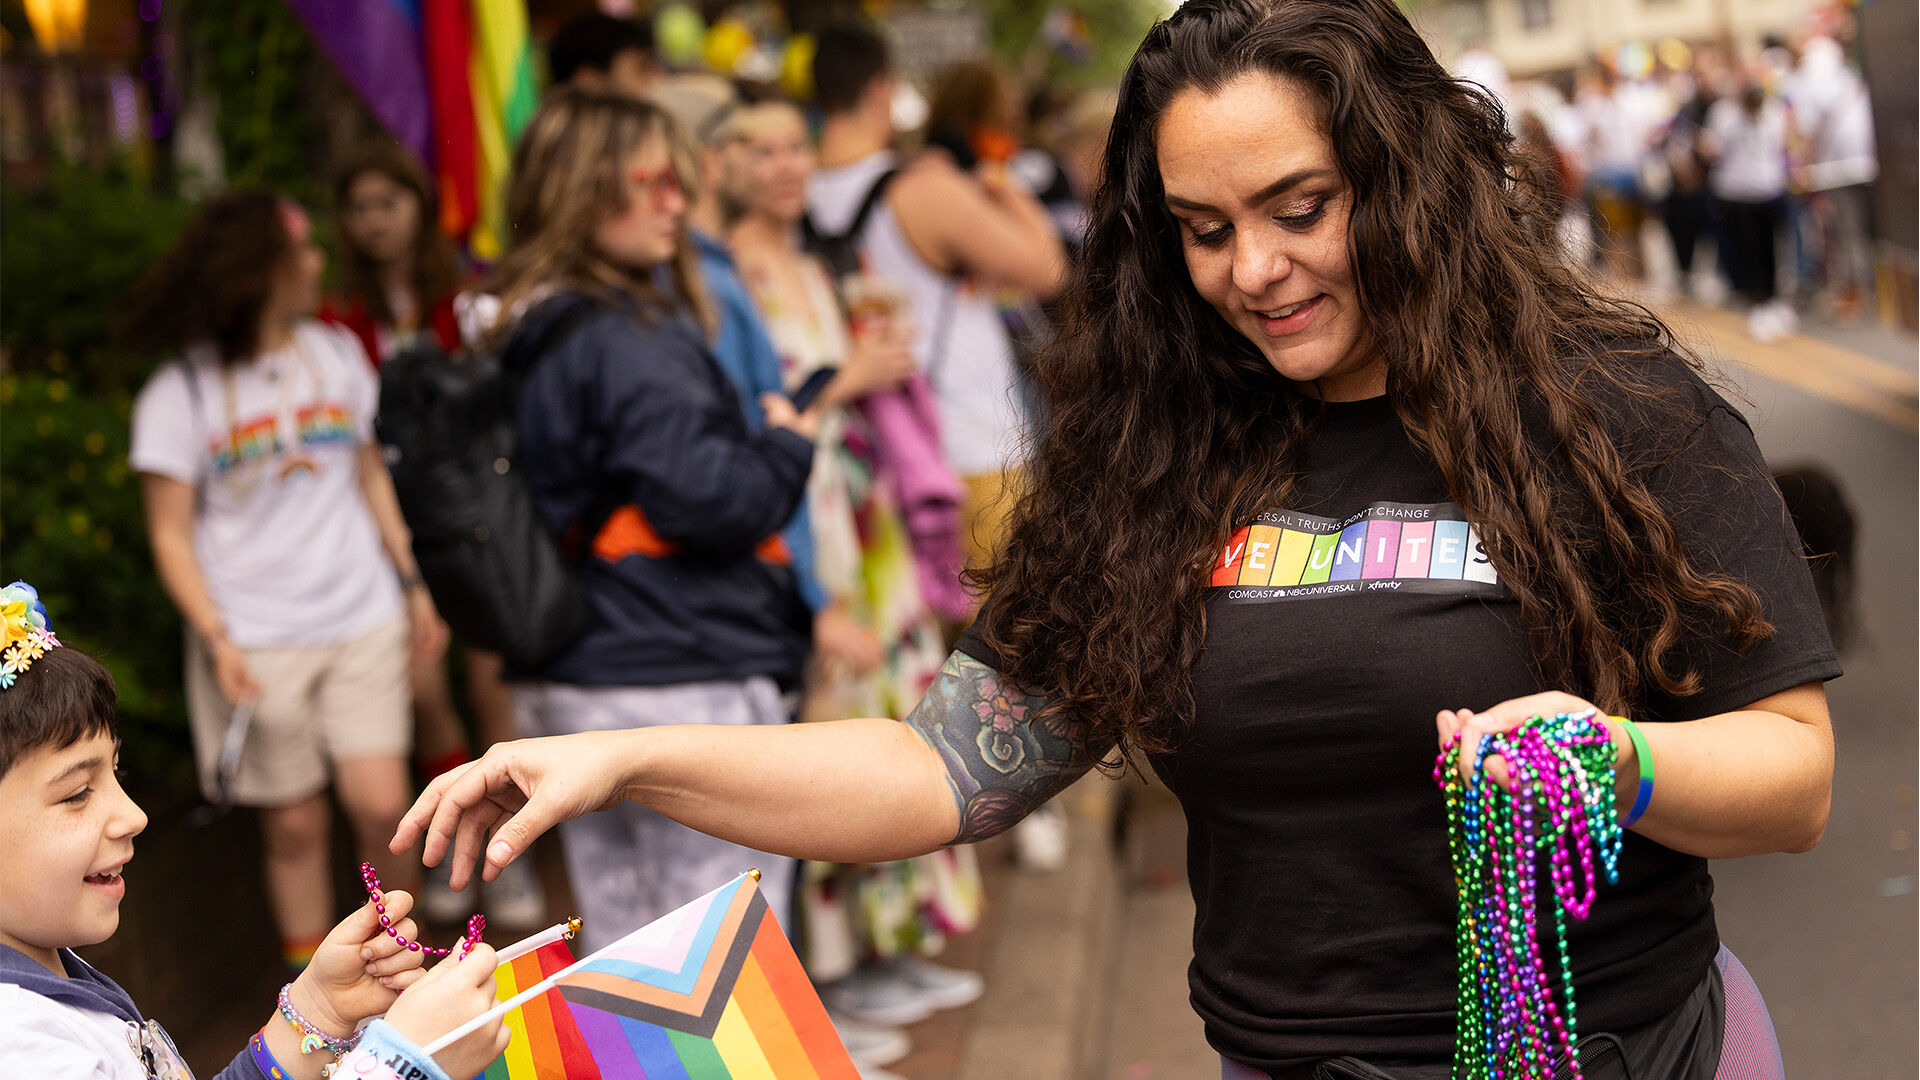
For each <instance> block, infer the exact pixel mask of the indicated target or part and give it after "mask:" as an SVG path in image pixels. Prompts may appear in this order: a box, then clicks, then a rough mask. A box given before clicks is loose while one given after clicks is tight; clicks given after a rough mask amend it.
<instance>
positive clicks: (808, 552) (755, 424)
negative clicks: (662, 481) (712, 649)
mask: <svg viewBox="0 0 1920 1080" xmlns="http://www.w3.org/2000/svg"><path fill="white" fill-rule="evenodd" d="M707 283H708V285H709V287H711V288H712V289H713V291H714V293H715V298H716V299H717V300H718V301H719V303H720V307H721V319H720V335H719V337H718V338H717V339H716V340H715V342H714V350H713V351H714V355H715V357H716V359H718V360H719V361H720V366H721V368H722V369H723V370H725V371H726V373H727V376H728V378H730V379H732V380H733V384H734V389H735V390H736V391H738V392H739V394H740V408H741V411H743V412H745V413H746V414H747V423H748V425H749V426H750V427H752V428H753V429H754V430H755V431H758V430H760V429H761V428H762V427H765V426H766V422H767V421H766V417H765V415H764V414H762V413H761V411H760V395H761V394H779V393H785V392H786V387H784V386H783V385H781V379H780V353H779V350H777V349H775V348H774V345H773V339H772V338H771V337H769V336H767V330H766V327H765V326H764V325H763V324H762V323H761V322H760V318H759V313H758V312H757V311H756V310H755V308H754V307H753V299H752V297H751V296H749V295H748V294H747V291H746V289H745V288H744V287H743V286H741V285H740V283H739V279H738V277H736V276H735V275H732V274H728V273H724V272H723V271H722V270H721V269H720V268H717V267H709V268H708V273H707ZM781 536H782V537H784V538H785V539H786V542H787V553H788V554H789V555H791V556H792V557H793V576H794V580H795V583H796V585H797V586H798V588H799V590H800V599H801V600H803V601H805V602H806V605H807V610H808V611H811V612H814V613H815V614H818V613H819V612H820V611H821V609H823V608H825V607H826V606H827V591H826V589H825V588H823V587H822V586H821V584H820V579H819V577H817V576H816V575H815V574H814V571H813V523H812V521H811V519H810V518H809V517H808V513H807V500H806V499H805V498H804V497H803V498H802V499H801V500H800V506H799V508H798V509H796V510H795V511H794V512H793V518H792V520H790V521H788V522H787V525H786V528H784V529H782V530H781Z"/></svg>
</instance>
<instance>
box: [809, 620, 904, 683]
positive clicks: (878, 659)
mask: <svg viewBox="0 0 1920 1080" xmlns="http://www.w3.org/2000/svg"><path fill="white" fill-rule="evenodd" d="M813 644H814V648H815V650H816V651H818V652H819V654H820V658H821V660H823V661H826V662H828V663H831V664H839V665H842V666H844V667H845V668H846V669H847V670H848V671H850V672H852V673H853V674H855V675H865V674H866V673H867V672H869V671H872V670H873V669H875V668H877V667H879V666H880V665H881V663H882V662H883V661H885V660H886V658H887V654H886V650H885V649H883V648H882V647H881V645H880V639H879V638H877V637H875V636H874V634H873V631H871V630H868V629H867V628H866V627H864V626H861V625H860V624H859V622H857V621H856V620H855V619H854V617H853V616H851V615H849V614H847V610H846V609H845V608H843V607H841V606H840V605H839V604H829V605H827V606H826V607H825V608H823V609H821V611H820V614H818V615H816V616H814V618H813Z"/></svg>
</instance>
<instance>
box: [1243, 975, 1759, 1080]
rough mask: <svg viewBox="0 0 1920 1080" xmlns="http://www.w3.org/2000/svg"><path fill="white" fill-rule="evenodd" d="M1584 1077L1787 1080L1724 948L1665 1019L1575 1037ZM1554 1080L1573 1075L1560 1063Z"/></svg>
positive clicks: (1422, 1078) (1253, 1075) (1289, 1079)
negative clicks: (1629, 1027)
mask: <svg viewBox="0 0 1920 1080" xmlns="http://www.w3.org/2000/svg"><path fill="white" fill-rule="evenodd" d="M1578 1053H1579V1056H1580V1071H1581V1073H1582V1074H1583V1075H1584V1076H1585V1077H1586V1080H1786V1069H1785V1067H1784V1066H1783V1065H1782V1064H1781V1061H1780V1042H1779V1040H1778V1039H1777V1038H1775V1037H1774V1034H1773V1019H1772V1018H1771V1017H1770V1016H1768V1015H1767V1003H1766V1002H1765V1001H1763V1000H1762V999H1761V997H1760V989H1759V987H1757V986H1755V985H1754V983H1753V976H1751V975H1749V974H1747V969H1746V968H1745V967H1742V966H1741V964H1740V961H1739V960H1737V959H1735V957H1734V955H1733V954H1732V953H1730V952H1728V951H1727V950H1726V948H1725V947H1724V946H1722V947H1721V949H1720V954H1719V955H1718V956H1715V957H1714V958H1713V970H1712V971H1710V972H1708V973H1707V977H1706V978H1705V979H1703V980H1702V981H1701V983H1700V985H1699V986H1698V987H1697V988H1696V989H1695V990H1694V991H1693V993H1692V994H1691V995H1689V996H1688V998H1687V1001H1686V1002H1685V1003H1684V1004H1683V1005H1682V1006H1681V1007H1680V1008H1679V1009H1676V1010H1675V1011H1674V1012H1673V1013H1672V1014H1671V1015H1669V1016H1666V1017H1662V1018H1661V1019H1659V1020H1655V1021H1654V1022H1652V1023H1650V1024H1643V1025H1641V1026H1640V1027H1637V1028H1631V1029H1628V1030H1624V1031H1621V1032H1619V1033H1617V1034H1616V1033H1613V1032H1598V1033H1595V1034H1589V1035H1584V1036H1581V1038H1580V1042H1579V1044H1578ZM1450 1068H1451V1067H1450V1065H1449V1064H1448V1063H1446V1062H1432V1063H1421V1064H1410V1063H1387V1062H1371V1061H1361V1060H1360V1059H1358V1058H1350V1057H1343V1058H1335V1059H1333V1060H1330V1061H1322V1062H1320V1063H1319V1064H1317V1065H1306V1066H1302V1067H1300V1068H1298V1069H1294V1070H1290V1071H1287V1072H1284V1073H1276V1074H1272V1076H1273V1078H1274V1080H1295V1078H1296V1077H1298V1078H1300V1080H1447V1078H1448V1076H1449V1073H1450ZM1558 1075H1559V1076H1560V1077H1571V1076H1572V1075H1573V1070H1572V1069H1571V1068H1570V1067H1569V1066H1568V1065H1567V1064H1566V1063H1564V1062H1563V1063H1562V1064H1561V1066H1560V1070H1559V1074H1558ZM1220 1077H1221V1080H1269V1074H1267V1073H1263V1072H1261V1071H1260V1070H1258V1069H1255V1068H1253V1067H1251V1066H1248V1065H1242V1064H1240V1063H1239V1062H1237V1061H1231V1060H1229V1059H1227V1058H1224V1057H1223V1058H1221V1059H1220Z"/></svg>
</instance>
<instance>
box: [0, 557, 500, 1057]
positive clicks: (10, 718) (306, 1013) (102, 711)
mask: <svg viewBox="0 0 1920 1080" xmlns="http://www.w3.org/2000/svg"><path fill="white" fill-rule="evenodd" d="M114 704H115V701H114V691H113V677H112V676H111V675H110V674H108V672H107V669H106V668H105V667H103V666H101V664H100V663H99V661H97V660H95V659H93V658H92V657H90V656H88V655H87V654H85V653H83V652H80V651H79V650H77V649H73V648H63V647H61V646H60V644H59V642H58V641H57V640H56V639H55V638H54V636H53V633H52V632H51V628H50V627H49V626H48V625H47V618H46V609H45V608H44V607H43V606H42V605H41V604H40V602H39V597H38V595H37V594H36V593H35V592H34V590H33V589H32V588H30V587H29V586H27V585H26V584H25V583H24V582H18V581H16V582H14V583H13V584H11V585H8V586H6V587H5V588H4V589H0V1076H7V1077H34V1078H35V1080H69V1078H71V1080H80V1078H90V1080H91V1078H100V1080H191V1076H192V1073H191V1072H190V1071H188V1069H187V1067H186V1065H185V1063H184V1062H182V1061H181V1060H180V1056H179V1054H178V1052H177V1051H175V1050H174V1048H173V1044H172V1041H171V1040H170V1039H169V1038H168V1037H167V1035H166V1032H165V1031H163V1030H162V1029H161V1028H160V1026H159V1024H157V1023H155V1022H153V1021H150V1020H146V1019H144V1018H143V1017H142V1016H141V1015H140V1012H139V1010H138V1009H137V1008H136V1007H135V1006H134V1003H133V999H132V998H130V997H129V996H127V992H126V991H125V990H122V989H121V988H120V987H119V986H118V985H116V984H115V983H114V982H113V980H111V979H109V978H107V977H106V976H105V975H102V974H100V973H99V972H98V971H95V970H94V969H93V968H91V967H89V966H88V965H87V963H86V962H85V961H83V960H81V959H80V958H79V957H78V956H75V955H74V953H73V951H72V950H73V949H74V948H75V947H77V946H82V945H94V944H97V943H99V942H102V941H105V940H106V939H107V938H109V937H111V936H112V935H113V931H114V929H115V928H116V927H117V926H118V925H119V923H120V898H121V897H122V896H123V895H125V893H126V883H125V881H124V880H123V879H122V878H121V873H122V871H124V870H125V869H126V866H127V862H128V860H129V859H131V858H132V857H133V838H134V837H135V836H137V835H139V833H140V831H141V830H142V829H144V828H145V827H146V824H147V816H146V815H145V814H144V813H142V812H141V811H140V808H139V807H138V806H136V805H134V802H133V800H132V799H130V798H128V796H127V793H126V792H125V791H123V790H122V789H121V787H120V782H119V780H117V779H116V778H115V766H116V757H117V751H118V742H117V739H116V736H115V732H114ZM412 906H413V898H412V897H410V896H408V895H407V894H406V893H404V892H390V893H387V894H386V895H385V908H386V914H387V916H388V918H389V920H390V921H391V922H392V925H393V929H394V931H395V933H397V934H399V935H401V936H403V937H405V938H407V939H408V940H409V941H411V940H413V939H414V936H415V927H414V923H413V921H412V920H411V919H408V918H406V917H405V916H406V914H407V912H408V910H409V909H410V908H411V907H412ZM423 957H424V953H422V952H419V951H415V950H414V949H410V948H407V947H405V946H403V945H402V944H401V943H400V942H398V941H396V940H395V938H394V936H393V935H391V934H387V933H385V932H383V930H382V928H381V925H380V916H379V913H377V912H376V911H375V909H374V906H373V905H372V904H371V903H369V904H367V905H366V906H364V907H362V908H361V909H360V910H358V911H356V912H354V913H353V914H352V915H349V916H348V917H347V918H346V920H345V921H343V922H341V923H340V925H338V926H336V927H334V928H333V932H332V933H330V934H328V935H327V937H326V940H325V941H324V942H323V943H322V944H321V945H320V947H319V949H318V951H316V952H315V953H314V957H313V962H312V964H310V965H309V966H308V967H307V968H306V970H305V971H303V972H301V973H300V975H299V977H298V978H296V979H295V980H294V981H293V982H291V983H289V984H287V986H286V987H285V988H284V989H283V990H282V992H281V995H280V999H279V1001H280V1007H279V1008H278V1009H277V1010H275V1011H271V1012H269V1013H268V1014H267V1019H266V1023H265V1025H264V1026H262V1027H261V1029H260V1031H259V1032H258V1033H257V1034H256V1035H254V1036H253V1038H252V1039H251V1040H249V1042H248V1046H247V1049H245V1050H242V1051H241V1052H240V1053H239V1054H238V1055H237V1056H235V1058H234V1059H233V1062H232V1063H231V1064H229V1065H228V1066H227V1067H226V1068H225V1069H222V1070H221V1071H220V1073H219V1075H218V1077H217V1078H216V1080H283V1078H285V1080H318V1078H320V1077H322V1076H323V1075H326V1073H327V1072H329V1071H332V1070H329V1069H328V1066H331V1065H332V1064H333V1063H334V1062H335V1060H336V1059H339V1061H340V1064H341V1065H343V1066H345V1068H344V1069H343V1070H340V1073H339V1074H340V1075H341V1076H350V1077H353V1078H355V1080H363V1078H398V1080H429V1078H430V1080H449V1078H452V1077H457V1078H459V1080H466V1078H468V1077H471V1076H475V1075H477V1074H478V1073H479V1072H480V1071H481V1070H483V1069H485V1068H486V1067H487V1065H488V1064H489V1063H490V1062H492V1061H493V1059H494V1058H495V1057H497V1056H499V1053H500V1051H501V1050H502V1049H504V1048H505V1046H506V1044H507V1032H506V1030H505V1028H504V1026H503V1025H502V1024H500V1023H499V1022H498V1021H496V1022H494V1023H492V1024H490V1025H486V1026H483V1027H481V1028H480V1029H479V1030H477V1031H475V1032H474V1033H473V1034H471V1035H468V1036H467V1037H465V1038H463V1039H461V1040H460V1041H459V1042H456V1043H454V1044H453V1045H452V1046H450V1047H448V1048H446V1049H445V1050H443V1051H441V1052H440V1053H439V1054H438V1055H437V1056H434V1057H429V1056H428V1055H427V1054H426V1053H425V1051H423V1050H421V1049H420V1047H421V1046H422V1045H423V1044H426V1043H428V1042H431V1041H432V1040H434V1039H436V1038H438V1037H440V1036H441V1035H443V1034H445V1033H447V1032H449V1031H451V1030H453V1029H454V1028H455V1027H457V1026H459V1025H460V1024H462V1023H464V1022H466V1021H467V1020H470V1019H472V1018H473V1017H475V1016H477V1015H479V1014H480V1013H481V1012H484V1011H485V1010H486V1009H487V1008H489V1007H490V1006H492V1004H493V1001H494V995H493V985H494V984H493V969H494V954H493V950H492V949H489V948H488V947H487V946H485V945H480V946H477V947H475V948H474V949H473V950H472V952H470V953H468V954H467V955H465V956H464V957H462V956H461V955H460V950H459V949H456V950H455V951H454V953H453V954H452V955H450V956H449V957H448V958H447V959H446V960H444V961H442V962H441V963H440V964H438V965H437V966H435V967H434V968H433V969H432V970H426V969H425V968H424V967H423V965H422V960H423ZM402 990H405V991H406V993H405V994H404V995H403V994H401V991H402ZM382 1013H385V1014H386V1017H385V1019H384V1020H381V1021H376V1022H375V1023H374V1024H372V1025H371V1026H370V1027H368V1028H367V1029H366V1031H365V1033H364V1034H363V1035H362V1036H361V1037H360V1038H359V1040H358V1044H357V1045H352V1039H353V1034H354V1032H355V1029H356V1028H357V1026H358V1025H359V1023H360V1022H361V1021H362V1020H364V1019H366V1018H367V1017H371V1016H378V1015H380V1014H382ZM350 1047H351V1048H350Z"/></svg>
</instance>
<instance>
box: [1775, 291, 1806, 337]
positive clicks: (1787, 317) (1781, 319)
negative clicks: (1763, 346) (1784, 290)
mask: <svg viewBox="0 0 1920 1080" xmlns="http://www.w3.org/2000/svg"><path fill="white" fill-rule="evenodd" d="M1773 325H1774V329H1775V330H1776V331H1778V332H1779V334H1780V336H1781V337H1785V336H1786V335H1788V334H1791V333H1793V332H1794V331H1796V330H1798V329H1800V313H1799V312H1797V311H1795V310H1793V302H1792V301H1790V300H1786V299H1780V300H1775V301H1774V302H1773Z"/></svg>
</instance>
